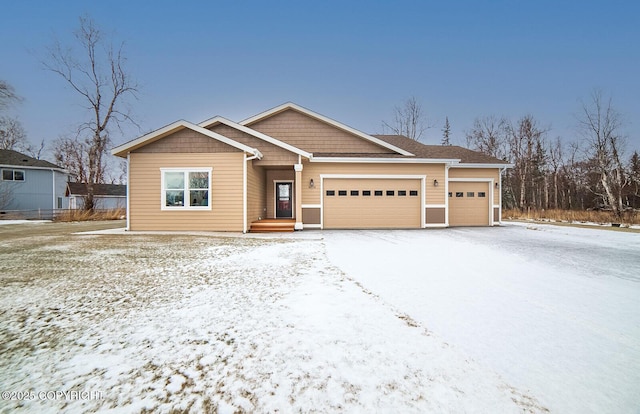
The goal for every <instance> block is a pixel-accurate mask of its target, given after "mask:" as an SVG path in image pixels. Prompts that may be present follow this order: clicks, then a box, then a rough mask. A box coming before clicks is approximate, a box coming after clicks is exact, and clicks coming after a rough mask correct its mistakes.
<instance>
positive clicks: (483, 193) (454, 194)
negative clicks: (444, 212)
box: [449, 181, 489, 226]
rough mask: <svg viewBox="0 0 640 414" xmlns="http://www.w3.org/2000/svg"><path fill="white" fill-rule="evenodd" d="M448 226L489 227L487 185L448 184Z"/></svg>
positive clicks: (483, 183)
mask: <svg viewBox="0 0 640 414" xmlns="http://www.w3.org/2000/svg"><path fill="white" fill-rule="evenodd" d="M449 225H450V226H488V225H489V183H487V182H457V181H450V182H449Z"/></svg>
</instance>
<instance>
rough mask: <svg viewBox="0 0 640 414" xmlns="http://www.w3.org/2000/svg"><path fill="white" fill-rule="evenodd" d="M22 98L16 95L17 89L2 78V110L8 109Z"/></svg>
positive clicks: (0, 107)
mask: <svg viewBox="0 0 640 414" xmlns="http://www.w3.org/2000/svg"><path fill="white" fill-rule="evenodd" d="M21 100H22V98H20V97H19V96H18V95H16V91H15V89H13V86H11V85H10V84H9V83H8V82H7V81H3V80H1V79H0V110H2V109H7V108H8V107H10V106H11V105H12V104H14V103H17V102H20V101H21Z"/></svg>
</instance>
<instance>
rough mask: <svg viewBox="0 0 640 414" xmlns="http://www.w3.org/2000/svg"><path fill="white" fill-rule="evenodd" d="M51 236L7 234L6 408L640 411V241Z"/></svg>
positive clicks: (2, 333)
mask: <svg viewBox="0 0 640 414" xmlns="http://www.w3.org/2000/svg"><path fill="white" fill-rule="evenodd" d="M25 226H26V227H28V226H34V225H33V224H24V225H20V228H21V227H25ZM38 226H40V228H42V229H44V230H41V231H38V232H37V233H36V234H30V235H28V236H20V234H22V233H24V234H26V233H29V232H28V231H26V230H20V228H18V229H17V230H16V231H15V233H12V235H11V237H8V236H7V234H9V233H0V391H3V392H4V391H8V392H14V393H15V394H14V395H9V397H13V398H9V399H5V398H4V397H5V394H3V399H2V400H0V412H2V413H5V412H6V413H9V412H16V411H22V412H52V413H53V412H60V411H63V412H65V411H66V412H82V411H85V412H92V411H96V410H99V411H102V412H118V413H121V412H124V413H129V412H132V413H137V412H143V411H156V412H190V411H191V412H201V411H205V412H206V411H209V412H216V411H218V412H223V413H226V412H229V413H231V412H482V413H486V412H501V413H502V412H523V411H525V412H529V411H531V412H545V411H546V409H549V410H551V411H552V412H576V413H577V412H580V413H584V412H636V411H637V407H638V406H639V405H640V398H639V397H638V396H637V390H638V388H639V387H640V374H639V373H640V311H639V310H640V302H639V301H638V298H640V288H639V286H640V285H639V282H640V280H639V276H638V275H640V253H639V252H640V234H629V233H614V232H606V231H601V230H584V229H571V228H560V227H552V226H542V225H536V226H535V229H537V230H533V229H530V228H531V227H533V226H529V227H530V228H527V226H523V225H508V226H506V227H503V228H492V229H448V230H443V231H340V232H337V231H336V232H320V231H317V232H302V233H295V234H291V235H281V236H276V237H272V236H251V235H244V236H237V237H236V236H233V237H229V236H223V235H205V234H196V235H175V234H174V235H171V234H155V235H148V234H65V233H55V232H47V231H46V229H47V228H49V227H48V226H53V224H46V223H44V224H39V225H38ZM21 232H22V233H21ZM31 233H33V232H31ZM115 233H118V232H115ZM63 391H66V392H67V394H66V395H65V394H56V392H63ZM69 391H85V392H90V393H92V394H89V395H90V396H91V398H82V397H86V396H87V394H81V395H82V397H81V398H73V396H71V397H69V396H70V394H69V393H68V392H69ZM18 393H21V396H22V401H19V400H18V399H17V397H18V396H19V395H18ZM23 393H26V396H27V397H26V398H25V394H23ZM32 396H33V398H31V397H32ZM94 397H95V398H94Z"/></svg>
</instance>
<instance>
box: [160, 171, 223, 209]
mask: <svg viewBox="0 0 640 414" xmlns="http://www.w3.org/2000/svg"><path fill="white" fill-rule="evenodd" d="M211 171H212V169H211V168H161V169H160V173H161V175H162V201H161V202H162V210H211Z"/></svg>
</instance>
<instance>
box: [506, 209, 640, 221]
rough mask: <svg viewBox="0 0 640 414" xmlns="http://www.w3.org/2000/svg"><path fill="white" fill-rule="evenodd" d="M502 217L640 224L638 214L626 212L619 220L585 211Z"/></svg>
mask: <svg viewBox="0 0 640 414" xmlns="http://www.w3.org/2000/svg"><path fill="white" fill-rule="evenodd" d="M502 217H503V218H505V219H516V220H540V221H556V222H568V223H599V224H609V223H620V224H625V225H634V224H635V225H637V224H640V212H636V211H627V212H625V213H624V214H623V216H622V218H621V219H619V218H617V217H615V216H614V215H613V213H612V212H610V211H586V210H533V209H530V210H523V211H521V210H518V209H513V210H504V211H503V212H502Z"/></svg>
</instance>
